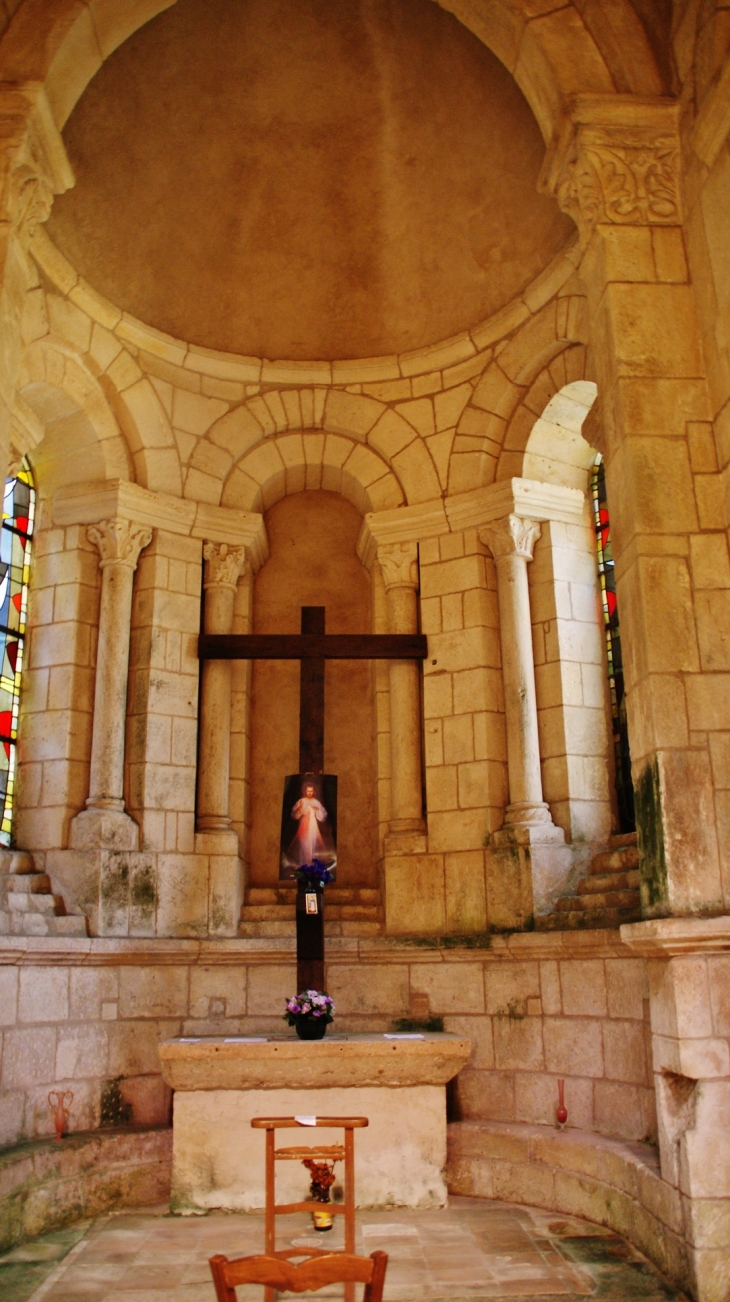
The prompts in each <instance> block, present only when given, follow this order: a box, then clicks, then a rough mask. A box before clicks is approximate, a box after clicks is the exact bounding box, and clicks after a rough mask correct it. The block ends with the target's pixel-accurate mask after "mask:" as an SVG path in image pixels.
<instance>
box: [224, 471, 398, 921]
mask: <svg viewBox="0 0 730 1302" xmlns="http://www.w3.org/2000/svg"><path fill="white" fill-rule="evenodd" d="M265 520H266V530H267V535H268V540H269V557H268V560H267V561H266V563H265V564H264V565H263V566H262V567H261V569H260V570H259V571H258V573H257V574H256V576H255V578H254V579H253V582H252V583H251V584H250V603H251V605H250V611H251V613H250V627H251V629H252V631H253V632H255V633H298V632H299V631H300V612H301V607H302V606H324V607H325V610H326V620H327V632H330V633H370V632H372V631H373V588H372V580H371V576H370V574H369V573H368V571H367V570H366V569H365V568H364V567H363V565H362V563H361V562H360V560H359V559H358V556H357V550H356V548H357V540H358V537H359V533H360V529H361V526H362V517H361V515H360V512H359V511H357V510H356V509H355V507H354V506H353V505H352V503H351V502H349V501H347V499H346V498H345V497H343V496H342V495H341V494H338V493H335V492H331V491H327V490H323V489H309V490H307V489H304V490H302V491H299V492H294V493H291V494H288V495H285V496H283V497H281V498H279V499H278V500H277V501H276V502H274V503H273V504H272V505H271V506H270V507H269V509H268V510H267V511H266V515H265ZM239 601H240V598H239ZM247 672H250V731H249V736H248V738H247V737H246V736H245V735H244V733H243V730H242V724H243V718H242V715H243V711H244V708H245V696H246V682H245V679H246V676H247ZM233 726H234V739H233V743H234V744H233V747H232V766H231V779H232V782H233V783H234V784H243V787H244V788H245V784H246V780H247V779H248V782H249V784H250V786H249V790H248V792H241V794H242V795H243V796H244V801H245V804H247V806H248V813H247V815H244V818H247V820H248V826H247V828H246V835H245V841H246V842H247V847H248V855H247V857H248V883H249V885H250V886H251V887H253V888H254V889H256V888H259V889H261V888H264V889H269V890H270V889H272V888H276V886H277V882H278V864H279V852H278V847H279V829H280V822H281V809H282V795H283V778H284V776H285V775H287V774H292V773H297V772H298V771H299V663H298V662H297V661H281V660H279V661H256V662H254V664H253V666H252V669H251V670H250V671H246V669H245V668H239V669H238V670H237V672H236V676H235V678H234V725H233ZM247 742H248V748H249V756H250V758H249V763H248V766H246V765H245V751H246V747H247ZM246 767H247V769H248V772H247V773H246ZM325 771H326V772H328V773H335V774H337V776H338V779H339V810H338V850H339V866H338V872H337V884H338V886H342V887H346V888H354V889H363V888H365V889H374V888H376V887H377V876H376V865H377V859H378V844H377V823H378V816H377V808H376V785H377V782H376V711H375V681H374V665H373V663H372V662H370V661H367V660H349V661H344V660H342V661H326V662H325ZM236 798H237V793H236V788H235V786H234V800H235V799H236ZM238 799H239V804H240V797H239V798H238ZM237 813H238V815H239V817H240V810H238V811H237V810H236V809H234V819H235V818H236V815H237ZM254 898H255V897H254Z"/></svg>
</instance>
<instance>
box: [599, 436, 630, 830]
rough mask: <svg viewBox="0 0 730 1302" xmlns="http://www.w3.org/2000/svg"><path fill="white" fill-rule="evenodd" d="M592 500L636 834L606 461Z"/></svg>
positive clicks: (620, 752)
mask: <svg viewBox="0 0 730 1302" xmlns="http://www.w3.org/2000/svg"><path fill="white" fill-rule="evenodd" d="M591 499H592V502H593V519H594V523H595V529H596V555H597V559H598V577H599V579H600V583H601V599H602V602H603V626H604V629H605V633H606V653H607V657H608V684H609V688H610V691H611V721H612V725H613V754H614V769H615V774H616V798H617V801H618V816H619V830H620V831H621V832H633V831H634V830H635V828H636V822H635V819H634V789H633V786H632V784H631V753H630V751H629V729H628V722H627V719H626V699H625V696H624V667H623V660H622V659H621V630H620V627H619V622H618V606H617V605H616V575H615V569H614V562H613V548H612V546H611V521H610V518H609V514H608V501H607V499H606V471H605V467H604V464H603V458H602V457H600V456H599V457H598V459H597V461H596V464H595V466H594V467H593V474H592V476H591Z"/></svg>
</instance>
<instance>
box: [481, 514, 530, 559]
mask: <svg viewBox="0 0 730 1302" xmlns="http://www.w3.org/2000/svg"><path fill="white" fill-rule="evenodd" d="M479 537H480V539H481V541H482V542H483V543H484V545H485V547H488V548H489V550H490V552H491V553H492V556H493V557H494V559H495V561H500V560H502V559H503V558H504V557H505V556H521V557H522V559H523V560H524V561H531V560H532V553H533V549H534V546H535V543H536V542H537V540H538V538H539V537H540V526H539V524H538V523H537V520H524V519H523V518H522V516H519V515H508V516H505V518H504V519H503V520H495V521H494V523H493V524H485V525H484V526H483V527H482V528H481V529H480V530H479Z"/></svg>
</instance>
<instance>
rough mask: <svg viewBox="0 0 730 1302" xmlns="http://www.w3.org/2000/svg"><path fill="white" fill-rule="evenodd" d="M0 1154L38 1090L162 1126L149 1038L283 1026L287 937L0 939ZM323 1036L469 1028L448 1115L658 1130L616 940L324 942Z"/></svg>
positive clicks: (88, 1112)
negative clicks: (328, 1015) (330, 1003)
mask: <svg viewBox="0 0 730 1302" xmlns="http://www.w3.org/2000/svg"><path fill="white" fill-rule="evenodd" d="M0 960H1V961H0V1022H1V1023H2V1029H1V1052H2V1057H1V1059H0V1063H1V1066H0V1072H1V1074H0V1145H7V1144H12V1143H16V1142H18V1141H19V1140H20V1139H23V1138H28V1139H31V1138H36V1137H38V1136H43V1135H49V1134H51V1133H52V1130H53V1126H52V1121H51V1114H50V1110H49V1108H48V1102H47V1094H48V1091H49V1089H55V1088H58V1087H63V1088H66V1089H72V1090H73V1091H74V1103H73V1109H72V1113H71V1118H70V1129H71V1130H72V1131H76V1130H90V1129H94V1128H96V1127H98V1126H99V1124H100V1122H101V1121H102V1120H104V1121H105V1122H106V1123H107V1124H109V1122H110V1120H111V1121H113V1120H115V1119H116V1120H117V1121H121V1120H124V1121H129V1122H132V1123H134V1124H135V1125H139V1126H151V1125H164V1124H167V1123H168V1121H169V1115H170V1096H169V1091H168V1089H167V1087H166V1086H165V1085H164V1083H163V1081H162V1077H161V1075H160V1069H159V1058H158V1054H157V1045H158V1043H159V1041H160V1040H162V1039H166V1038H169V1037H171V1036H175V1035H205V1034H209V1035H210V1034H215V1035H219V1034H223V1035H225V1034H262V1033H268V1034H271V1033H284V1034H290V1033H291V1032H287V1031H286V1028H285V1026H284V1023H283V1021H282V1019H281V1010H282V1008H283V1006H284V1000H285V999H286V998H287V997H288V996H289V995H291V994H292V993H293V991H294V987H295V983H296V969H295V961H294V945H293V941H290V940H288V939H283V940H270V941H256V940H250V941H247V940H239V941H225V940H224V941H219V942H216V941H200V942H198V941H193V940H187V941H156V942H145V941H143V940H142V941H131V940H75V939H74V940H67V941H66V942H65V943H64V945H63V948H61V947H60V945H59V943H58V942H54V941H52V940H49V939H45V938H32V939H31V938H21V937H17V938H9V939H8V938H6V939H4V940H3V945H2V954H1V956H0ZM327 960H328V961H327V977H326V979H327V988H328V989H329V991H330V993H331V994H332V996H333V998H334V1000H335V1004H336V1007H337V1018H336V1022H335V1029H337V1030H342V1031H358V1030H360V1031H387V1030H390V1029H391V1028H392V1024H393V1022H394V1020H396V1019H398V1018H403V1017H408V1016H416V1017H419V1018H424V1017H441V1018H443V1021H444V1028H445V1030H447V1031H453V1032H455V1033H458V1034H462V1035H467V1036H468V1037H469V1038H470V1039H471V1041H472V1045H473V1051H472V1058H471V1061H470V1063H469V1065H468V1066H467V1067H466V1068H465V1069H464V1070H463V1071H462V1072H461V1074H460V1076H459V1078H458V1082H457V1084H456V1086H455V1087H454V1088H453V1089H452V1091H451V1109H452V1113H453V1116H454V1117H455V1118H464V1119H485V1120H493V1121H521V1122H532V1123H538V1124H547V1125H550V1124H553V1123H554V1118H555V1107H556V1104H557V1081H558V1078H563V1079H565V1092H566V1104H567V1107H568V1109H569V1124H570V1125H573V1126H579V1127H582V1128H583V1129H586V1130H595V1131H598V1132H600V1133H603V1134H606V1135H614V1136H617V1137H620V1138H623V1139H627V1140H643V1139H646V1138H648V1137H649V1138H650V1137H653V1136H654V1135H655V1132H656V1122H655V1112H654V1090H653V1084H652V1076H651V1062H650V1050H649V1048H648V1041H647V1036H648V1025H647V1017H648V1013H647V1003H648V1001H647V994H648V992H647V989H646V966H645V962H644V960H643V959H641V958H636V957H633V956H632V955H631V954H630V952H629V951H628V950H626V949H625V948H624V947H623V946H622V945H621V943H620V941H619V939H618V936H617V934H616V933H615V932H614V933H612V932H592V933H577V934H575V935H573V936H570V937H569V936H567V935H565V934H564V935H551V934H547V935H539V934H531V935H530V934H525V935H520V936H512V937H509V938H508V937H494V938H493V939H492V942H491V945H490V946H489V947H488V948H485V949H439V948H431V947H429V946H427V945H423V944H410V945H409V944H403V943H400V944H396V943H394V942H391V941H385V940H379V939H373V940H367V941H366V940H360V941H357V940H348V939H332V940H331V941H329V942H328V954H327Z"/></svg>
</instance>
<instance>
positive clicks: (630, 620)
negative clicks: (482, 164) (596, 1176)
mask: <svg viewBox="0 0 730 1302" xmlns="http://www.w3.org/2000/svg"><path fill="white" fill-rule="evenodd" d="M679 114H680V107H679V105H678V104H677V103H676V102H670V101H667V100H655V101H651V100H646V99H641V100H639V99H638V98H637V97H632V96H629V95H622V96H613V95H612V96H595V97H593V96H591V97H587V96H578V97H577V98H576V99H575V100H574V101H573V102H572V103H571V109H570V118H569V119H566V121H565V123H564V126H563V128H562V129H561V131H560V133H559V134H558V136H557V137H556V139H555V141H554V142H553V144H552V145H551V148H550V150H549V154H548V157H547V158H546V162H545V167H544V171H543V185H544V188H545V189H546V190H548V191H549V192H550V193H552V194H553V195H554V196H555V197H556V199H557V200H558V202H559V204H560V205H561V207H562V208H563V209H564V210H565V211H566V212H568V213H570V215H571V216H572V217H573V219H574V220H575V222H576V224H577V226H578V229H579V232H580V238H581V244H582V246H583V250H584V252H583V260H582V263H581V265H580V269H579V274H580V277H581V279H582V281H583V284H584V286H585V290H586V295H587V303H588V329H589V335H590V344H591V350H592V356H593V358H594V362H595V367H596V381H597V384H598V394H599V402H600V404H601V418H602V419H601V424H602V435H603V440H604V442H603V446H602V447H601V451H602V452H603V454H604V457H605V462H606V481H607V487H608V496H609V503H610V507H611V532H612V541H613V551H614V557H615V561H616V587H617V596H618V604H619V609H620V611H621V633H622V639H621V640H622V649H623V660H624V672H625V683H626V701H627V712H628V722H629V733H630V741H631V763H632V780H633V784H634V791H635V807H636V820H637V830H638V837H639V854H640V870H641V892H642V908H643V911H644V913H645V915H647V916H666V915H686V914H697V915H702V914H705V915H706V914H712V913H715V914H720V913H722V912H723V910H724V911H725V912H728V911H729V910H730V853H728V852H727V851H726V850H725V846H726V845H727V843H728V837H727V833H726V831H725V829H720V830H719V835H718V827H717V810H718V809H720V808H722V805H721V801H722V790H720V791H717V792H716V791H715V790H714V785H715V781H717V783H718V785H719V786H720V787H721V788H722V784H723V783H724V777H722V776H721V774H722V769H723V766H722V764H719V763H718V762H717V760H716V759H715V755H716V754H719V753H721V747H722V746H723V745H725V744H726V742H725V740H724V736H726V735H727V734H726V733H725V734H724V735H723V733H722V730H723V728H724V727H726V725H725V724H724V723H723V720H725V719H726V717H727V712H726V711H724V710H723V709H721V708H719V705H718V702H719V701H720V700H721V698H722V696H723V694H726V693H727V683H728V679H727V673H726V671H727V667H728V664H727V657H726V654H725V652H720V650H719V648H720V647H721V645H725V644H726V643H727V639H728V638H729V637H730V596H729V591H728V587H727V583H728V580H727V577H726V575H725V572H724V567H723V564H721V563H720V562H719V560H718V562H717V564H716V565H714V566H713V562H707V561H706V559H705V558H706V557H709V556H710V555H712V556H714V557H719V556H720V555H724V554H725V545H726V544H725V537H726V534H725V530H726V525H727V521H726V518H725V514H724V511H723V507H722V487H721V481H720V479H719V477H718V476H716V475H713V474H711V473H700V472H708V471H711V470H713V468H714V466H715V465H716V462H715V460H714V456H715V444H714V437H713V429H712V425H711V424H710V420H709V418H710V414H711V406H710V402H709V393H708V386H707V380H706V372H705V363H704V359H703V355H702V348H701V341H700V333H699V327H698V324H697V318H696V306H695V298H694V290H693V287H692V285H691V283H690V278H689V272H688V268H687V260H686V255H685V247H684V235H683V230H682V213H681V185H680V160H681V156H682V147H681V142H680V134H679ZM700 448H702V449H704V451H703V453H702V454H701V453H700V451H699V449H700ZM711 585H716V586H713V587H712V593H711V594H710V587H711ZM723 589H724V590H723ZM710 669H712V670H714V671H715V672H716V676H715V677H714V678H708V677H707V676H706V671H707V670H710ZM723 671H724V672H725V677H724V678H722V677H721V676H720V673H721V672H723ZM713 734H715V735H714V736H713ZM723 855H724V856H725V862H724V865H723V861H722V856H723Z"/></svg>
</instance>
